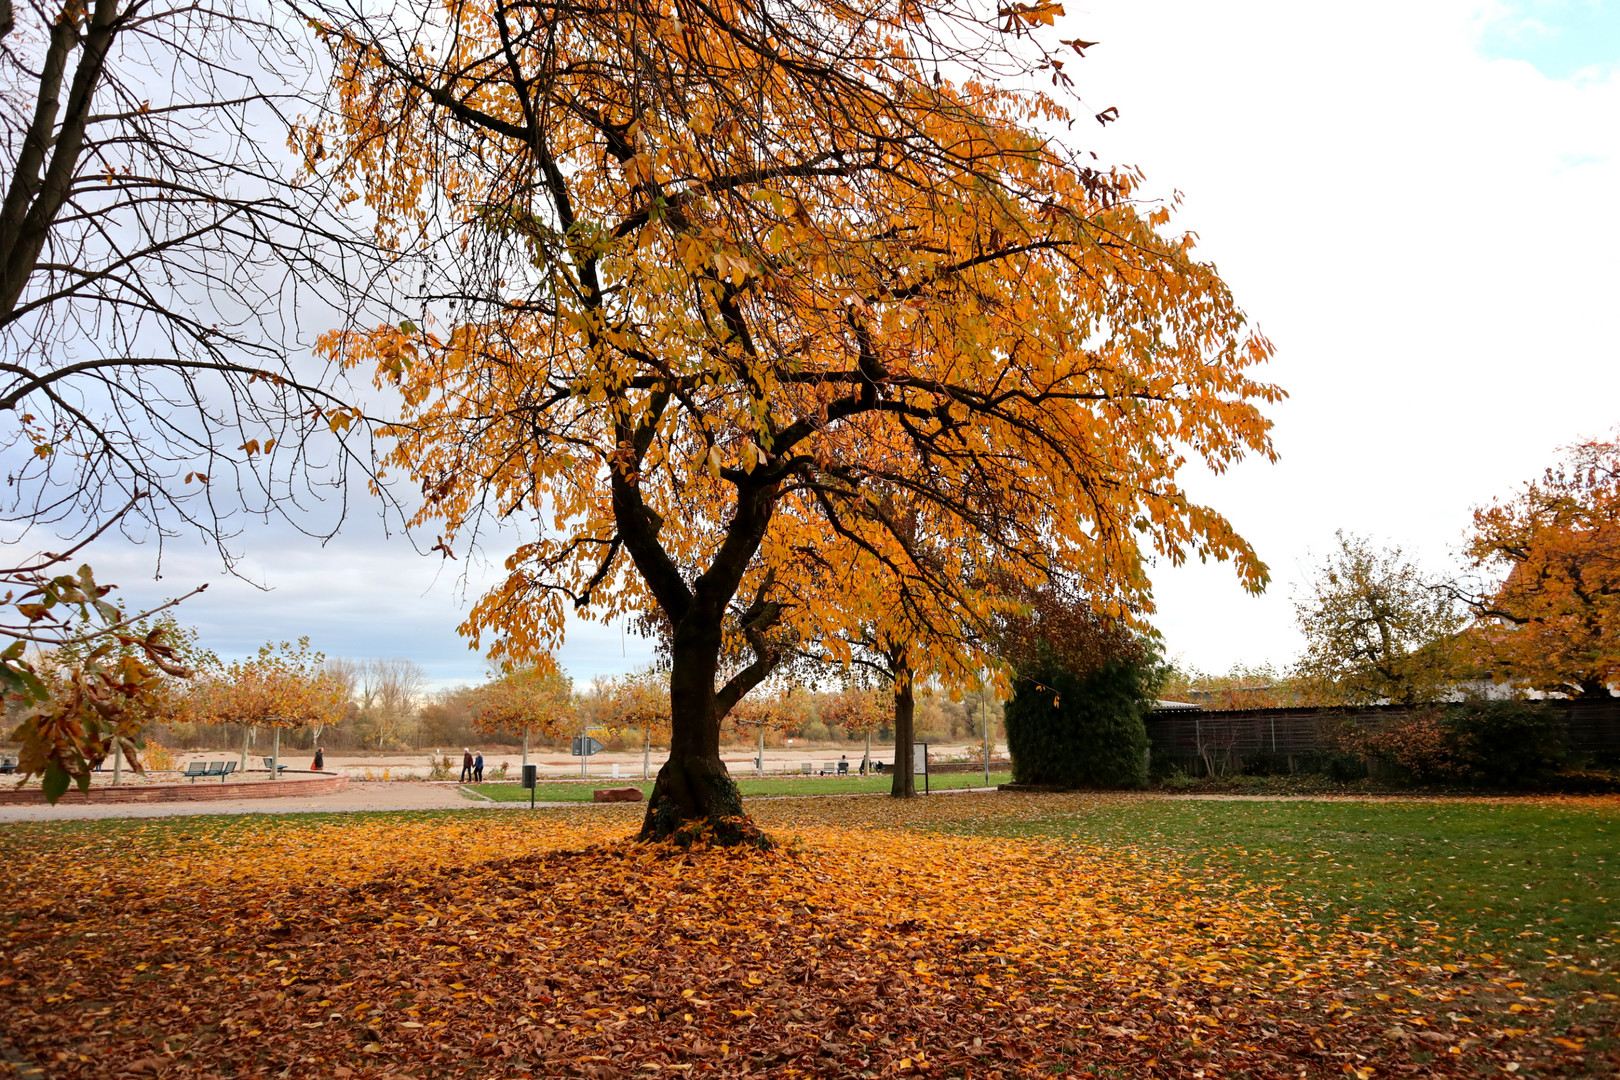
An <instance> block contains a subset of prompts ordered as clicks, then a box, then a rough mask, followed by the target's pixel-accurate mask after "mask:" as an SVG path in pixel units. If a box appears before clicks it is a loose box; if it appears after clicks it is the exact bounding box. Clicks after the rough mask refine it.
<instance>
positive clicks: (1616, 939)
mask: <svg viewBox="0 0 1620 1080" xmlns="http://www.w3.org/2000/svg"><path fill="white" fill-rule="evenodd" d="M954 827H955V828H958V829H962V830H966V831H972V832H975V833H983V834H992V835H1029V834H1044V835H1048V836H1063V837H1072V838H1073V839H1075V840H1077V841H1080V842H1083V843H1092V844H1100V845H1106V846H1115V847H1120V846H1130V847H1143V848H1159V849H1165V848H1168V849H1170V850H1172V851H1175V852H1177V853H1178V854H1180V855H1182V856H1184V857H1186V858H1188V859H1189V860H1190V861H1192V862H1193V863H1194V864H1196V865H1202V866H1207V867H1209V868H1210V869H1212V870H1217V871H1219V870H1229V871H1235V872H1238V873H1241V874H1243V875H1245V876H1248V877H1251V878H1254V879H1256V880H1258V881H1262V882H1266V883H1269V884H1274V885H1278V886H1280V887H1282V888H1283V889H1284V890H1286V892H1288V893H1289V894H1292V895H1294V896H1297V897H1298V898H1300V900H1301V902H1303V903H1309V904H1310V905H1311V906H1312V907H1313V908H1315V909H1316V910H1317V911H1318V913H1319V917H1320V918H1321V920H1322V921H1323V922H1324V923H1326V922H1327V921H1328V920H1330V919H1336V918H1339V917H1342V916H1349V917H1350V918H1351V919H1352V920H1354V921H1357V922H1365V923H1368V924H1379V925H1382V926H1385V927H1389V928H1394V929H1400V930H1403V931H1404V934H1403V936H1404V937H1406V939H1407V940H1409V941H1410V942H1412V943H1414V944H1419V945H1421V946H1425V947H1437V948H1440V949H1442V950H1451V949H1455V948H1463V949H1465V950H1466V951H1469V952H1480V951H1495V952H1498V953H1517V954H1521V955H1523V956H1526V957H1528V958H1532V959H1538V960H1545V958H1547V957H1558V956H1577V957H1578V956H1587V957H1592V958H1598V959H1602V960H1606V961H1607V962H1606V963H1604V964H1603V966H1604V967H1608V968H1610V969H1612V967H1613V964H1614V962H1615V961H1616V960H1620V805H1616V806H1612V807H1605V808H1594V807H1592V806H1585V805H1579V804H1568V805H1559V804H1555V803H1550V802H1544V801H1539V800H1524V801H1503V802H1500V803H1465V802H1445V801H1436V802H1417V801H1405V800H1397V801H1391V802H1224V801H1223V802H1217V801H1202V800H1199V801H1193V800H1141V801H1135V800H1132V801H1120V802H1104V803H1101V804H1099V805H1096V806H1092V807H1088V808H1087V809H1085V810H1083V811H1081V812H1079V813H1068V814H1054V815H1052V816H1036V817H1033V818H1030V819H1027V820H1021V821H1007V820H1005V819H1000V820H998V819H996V818H985V819H983V820H980V821H972V822H962V823H959V824H957V825H956V826H954ZM1555 966H1556V965H1555ZM1574 966H1579V965H1574Z"/></svg>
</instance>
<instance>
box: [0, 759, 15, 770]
mask: <svg viewBox="0 0 1620 1080" xmlns="http://www.w3.org/2000/svg"><path fill="white" fill-rule="evenodd" d="M16 771H17V759H16V758H14V757H5V758H0V773H14V772H16Z"/></svg>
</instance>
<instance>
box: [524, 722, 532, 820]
mask: <svg viewBox="0 0 1620 1080" xmlns="http://www.w3.org/2000/svg"><path fill="white" fill-rule="evenodd" d="M528 763H529V729H528V726H527V725H525V726H524V728H523V764H525V765H527V764H528ZM530 809H531V810H532V809H533V807H530Z"/></svg>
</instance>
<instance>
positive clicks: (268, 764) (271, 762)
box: [264, 757, 287, 772]
mask: <svg viewBox="0 0 1620 1080" xmlns="http://www.w3.org/2000/svg"><path fill="white" fill-rule="evenodd" d="M275 764H276V759H275V758H273V757H267V758H265V759H264V767H265V768H267V769H269V768H275ZM276 771H277V772H286V771H287V766H285V765H282V766H281V767H280V768H276Z"/></svg>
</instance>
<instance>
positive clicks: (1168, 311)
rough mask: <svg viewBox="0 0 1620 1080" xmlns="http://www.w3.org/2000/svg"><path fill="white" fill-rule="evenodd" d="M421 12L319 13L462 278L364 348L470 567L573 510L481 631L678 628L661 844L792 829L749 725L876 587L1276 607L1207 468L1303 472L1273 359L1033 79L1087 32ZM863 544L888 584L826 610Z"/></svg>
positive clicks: (755, 18) (353, 98) (337, 340)
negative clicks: (835, 549)
mask: <svg viewBox="0 0 1620 1080" xmlns="http://www.w3.org/2000/svg"><path fill="white" fill-rule="evenodd" d="M1036 7H1039V6H1038V5H1037V6H1036ZM405 10H406V9H401V8H394V9H390V12H391V14H389V15H386V16H383V15H369V14H356V13H355V11H354V9H352V8H348V7H344V6H339V5H337V4H335V3H334V4H330V5H318V12H317V15H316V22H317V25H318V29H319V32H320V33H321V34H322V35H323V37H324V40H325V41H326V42H327V43H328V45H329V47H330V48H331V50H332V52H333V54H334V57H335V60H336V71H335V77H334V80H333V87H334V90H333V99H332V102H331V106H332V108H331V112H330V114H329V115H328V116H327V117H326V118H325V119H323V120H321V121H319V122H317V123H312V124H311V125H310V126H309V127H308V128H307V129H306V130H305V132H304V134H303V137H302V140H301V143H300V145H301V147H302V149H303V151H304V152H305V154H306V160H307V161H308V163H309V167H310V168H311V170H313V171H317V172H333V173H335V175H336V176H337V178H338V179H339V180H341V181H345V182H348V183H350V184H352V185H353V188H354V190H355V191H356V193H357V194H358V195H359V196H360V197H362V198H363V199H364V202H365V205H366V206H367V207H368V208H369V210H370V211H371V212H372V213H374V214H375V215H376V221H377V228H378V233H379V236H380V237H381V238H382V240H383V242H385V243H387V244H390V245H392V246H393V247H395V248H396V249H397V250H398V252H399V257H400V261H399V267H400V272H399V277H398V280H401V281H406V280H413V279H415V277H416V276H420V278H421V280H424V281H426V282H427V283H428V284H427V286H426V287H425V290H424V292H423V294H422V296H421V297H420V307H421V310H422V315H421V317H420V318H418V319H416V320H413V321H411V322H407V323H403V324H401V325H398V326H383V327H378V328H376V329H374V330H371V331H369V332H363V331H353V332H344V333H335V334H333V335H332V336H330V337H329V338H328V339H326V341H325V349H326V350H327V352H328V353H329V354H330V355H333V356H337V357H340V358H341V359H342V360H343V361H344V362H345V363H348V364H351V365H353V364H362V365H367V366H370V367H371V368H372V369H373V371H374V374H375V378H376V379H377V381H378V383H379V385H381V386H385V387H391V388H393V389H395V390H397V392H398V395H399V399H400V401H401V402H402V416H401V422H400V423H399V424H398V426H397V427H396V428H395V429H394V431H393V434H394V435H395V436H396V437H397V440H398V441H397V443H396V449H395V451H394V452H393V455H392V458H391V460H390V462H389V464H390V466H391V467H394V468H398V469H402V470H405V471H408V472H409V473H410V474H411V475H412V476H414V477H415V478H416V479H417V480H418V482H419V483H420V484H421V486H422V491H423V494H424V501H423V505H422V508H421V510H420V512H419V514H418V515H417V518H416V522H417V524H418V525H421V526H427V525H430V524H431V525H432V526H433V527H435V528H440V529H442V530H443V540H442V543H443V544H444V545H445V547H446V548H447V549H449V548H451V547H453V546H454V545H455V544H458V543H473V542H476V537H477V535H478V533H479V529H480V527H481V526H482V525H483V524H485V523H488V522H492V521H495V520H501V521H503V522H506V523H509V524H510V523H521V522H523V521H534V522H535V527H534V530H533V532H532V534H531V536H530V537H529V538H528V539H527V541H526V542H523V543H520V544H518V545H517V547H516V549H515V550H514V551H513V552H512V554H511V555H510V557H509V558H508V559H507V570H508V575H507V577H506V578H505V580H504V581H502V582H501V583H500V584H498V585H497V586H496V587H495V588H493V589H492V590H491V591H490V592H489V593H488V594H487V595H485V596H484V597H483V598H482V599H481V600H480V601H479V602H478V603H477V604H476V605H475V607H474V609H473V611H472V613H471V615H470V616H469V618H468V619H467V621H466V622H465V623H464V624H463V627H462V630H463V632H464V633H466V634H468V635H469V636H471V637H472V638H473V639H474V642H475V643H478V644H482V643H483V642H484V641H485V640H486V639H493V640H492V641H491V642H490V648H491V651H492V653H493V654H494V655H495V656H496V657H498V658H501V659H511V660H516V661H519V662H521V661H523V660H524V659H526V658H530V657H534V656H537V655H541V654H543V653H545V652H546V651H548V650H550V649H552V648H554V647H555V646H556V644H557V641H558V640H559V639H560V637H561V636H562V634H563V630H564V625H565V615H566V613H567V612H568V611H569V610H570V609H572V610H573V611H575V612H578V613H582V614H584V615H586V616H588V617H595V618H599V619H616V618H620V617H624V616H626V615H635V614H638V613H642V612H646V611H649V610H653V609H656V610H657V611H658V612H659V614H660V616H661V617H662V618H663V619H664V620H666V621H667V623H668V626H669V662H670V698H671V712H672V718H671V746H670V756H669V760H668V761H667V762H666V764H665V765H664V767H663V768H662V770H661V771H660V773H659V778H658V782H657V784H656V785H655V787H654V790H653V793H652V796H651V798H650V799H649V803H648V808H647V815H646V818H645V821H644V824H643V835H645V836H648V837H657V836H667V835H670V834H671V833H673V832H674V831H676V830H678V829H681V828H682V827H683V826H685V825H687V824H693V823H695V824H702V823H703V822H705V821H707V822H709V823H718V824H722V826H723V827H722V829H721V830H720V831H721V833H722V834H723V835H724V836H725V837H726V838H733V839H742V838H745V837H746V838H754V837H756V836H757V834H756V833H755V832H754V831H753V830H751V829H749V828H748V827H747V826H746V824H745V823H744V819H743V818H742V811H741V803H740V800H739V798H738V794H737V790H736V786H735V784H734V783H732V781H731V780H730V778H729V777H728V775H727V773H726V770H725V766H724V765H723V764H722V762H721V760H720V754H719V747H720V729H721V721H722V719H723V718H724V717H725V716H726V714H727V713H729V712H730V711H731V710H732V709H733V708H734V707H735V706H736V705H737V703H738V702H739V701H741V700H742V699H743V698H744V696H745V695H746V694H748V692H749V691H750V690H752V689H753V688H755V687H756V686H758V685H760V684H761V683H762V682H763V681H764V680H766V679H767V678H769V677H770V676H771V674H772V672H773V671H774V670H776V668H777V667H778V666H779V665H780V664H781V663H782V662H783V661H784V659H785V658H787V657H789V656H790V655H791V654H792V650H793V648H794V647H795V643H798V642H808V641H812V640H817V641H819V640H826V639H828V638H829V637H831V636H833V635H834V634H835V633H836V632H838V631H840V630H844V629H848V628H850V627H852V626H859V625H862V624H863V623H864V622H865V621H866V620H867V618H868V615H869V611H868V609H867V607H866V606H865V602H864V599H863V598H864V597H865V596H867V595H869V594H870V592H871V590H872V588H873V587H874V583H872V582H870V581H867V580H858V579H860V578H862V577H863V576H864V575H869V574H878V575H881V576H882V578H883V580H882V582H881V584H882V585H883V587H884V588H886V589H888V590H889V593H890V595H894V594H896V592H897V591H898V590H900V589H903V588H909V589H912V590H914V591H915V592H916V593H918V594H919V595H921V594H924V593H931V592H932V593H939V594H940V595H941V596H944V597H946V598H947V599H946V600H942V601H940V603H942V604H949V605H962V604H979V605H981V606H990V605H993V604H994V602H995V600H994V596H993V594H992V593H990V592H987V591H984V590H977V591H972V590H969V591H963V590H957V591H955V592H953V591H952V590H950V589H949V588H947V586H948V584H949V583H950V582H952V581H965V580H973V579H974V578H975V577H981V576H982V575H980V573H979V571H978V569H976V568H974V567H969V566H965V565H964V560H967V559H979V558H981V557H982V555H983V554H984V553H986V552H988V553H993V555H994V557H995V561H996V562H997V564H999V565H1000V566H1001V567H1002V568H1003V572H1004V573H1005V574H1006V575H1007V576H1008V577H1010V578H1012V579H1015V580H1021V581H1023V582H1025V583H1027V584H1029V585H1031V586H1033V585H1037V584H1039V583H1041V582H1042V581H1044V580H1046V579H1048V578H1054V577H1057V578H1062V579H1065V580H1067V581H1072V582H1075V583H1078V584H1079V585H1080V586H1083V587H1084V590H1085V591H1086V592H1088V593H1097V594H1099V595H1106V596H1108V597H1110V598H1114V597H1122V598H1125V599H1127V600H1136V601H1142V602H1145V600H1146V598H1147V595H1148V584H1149V583H1148V579H1147V574H1146V571H1145V565H1146V563H1145V559H1144V551H1149V552H1154V551H1156V552H1157V553H1158V554H1160V555H1161V556H1163V557H1166V558H1168V559H1170V560H1171V561H1177V560H1180V559H1182V558H1185V557H1186V556H1188V555H1189V554H1192V555H1197V556H1198V557H1200V558H1215V559H1229V558H1230V559H1234V560H1235V561H1236V564H1237V566H1238V569H1239V574H1240V576H1241V577H1242V579H1243V581H1244V582H1245V583H1247V584H1248V585H1250V586H1251V587H1255V588H1258V587H1260V586H1261V585H1262V584H1263V583H1264V580H1265V576H1266V571H1265V567H1264V565H1263V564H1262V563H1261V562H1260V561H1259V560H1258V559H1257V558H1256V556H1255V555H1254V553H1253V551H1252V550H1251V549H1250V547H1249V546H1248V545H1247V544H1246V543H1245V542H1244V541H1243V540H1242V538H1241V537H1239V536H1238V535H1237V534H1236V532H1235V531H1234V530H1233V528H1232V527H1231V525H1230V524H1229V523H1228V522H1227V521H1226V520H1225V519H1224V518H1223V517H1221V516H1220V515H1219V514H1218V513H1216V512H1215V511H1213V510H1211V509H1209V508H1208V507H1205V506H1201V505H1198V504H1196V503H1194V502H1193V501H1192V500H1191V499H1190V498H1189V497H1188V495H1187V494H1186V493H1185V492H1184V491H1183V489H1182V488H1181V487H1180V486H1179V484H1178V482H1177V479H1176V478H1177V474H1178V471H1179V470H1180V468H1181V466H1182V465H1183V464H1184V463H1185V461H1186V460H1187V458H1188V457H1189V456H1191V457H1193V458H1195V459H1197V460H1199V461H1201V462H1202V463H1203V464H1205V465H1208V466H1209V467H1211V468H1213V469H1215V470H1217V471H1219V470H1222V469H1224V468H1225V467H1226V466H1227V465H1228V464H1230V463H1231V462H1233V461H1234V460H1236V459H1238V458H1240V457H1242V456H1244V455H1245V454H1247V453H1257V454H1259V455H1261V456H1265V457H1270V456H1271V454H1272V449H1271V445H1270V442H1269V436H1268V428H1269V422H1268V421H1267V420H1266V418H1265V417H1264V416H1263V414H1262V412H1261V407H1262V406H1263V405H1264V404H1265V403H1267V402H1272V401H1275V400H1277V399H1278V398H1279V397H1280V396H1281V394H1280V391H1278V390H1277V389H1276V388H1274V387H1272V386H1270V385H1268V384H1265V383H1262V382H1259V381H1256V379H1255V378H1254V376H1253V373H1252V369H1253V366H1254V365H1256V364H1258V363H1260V362H1261V361H1263V360H1265V359H1266V358H1267V356H1268V355H1269V354H1270V351H1271V347H1270V345H1269V344H1268V343H1267V342H1266V340H1265V339H1264V338H1263V337H1261V336H1259V335H1258V334H1257V333H1255V332H1253V331H1252V330H1251V329H1250V328H1249V327H1248V326H1247V324H1246V321H1245V319H1244V317H1243V315H1242V313H1241V312H1240V310H1239V309H1238V307H1237V306H1236V304H1235V303H1234V301H1233V299H1232V297H1231V295H1230V293H1229V291H1228V289H1227V288H1226V286H1225V284H1224V283H1223V282H1222V281H1221V279H1220V277H1219V276H1218V275H1217V274H1216V272H1215V270H1214V268H1213V267H1212V266H1210V265H1208V264H1206V263H1201V262H1199V261H1198V260H1197V259H1196V258H1194V256H1193V252H1192V240H1191V238H1190V237H1188V236H1185V235H1177V234H1175V233H1172V232H1169V231H1167V229H1166V224H1167V222H1168V221H1169V217H1170V214H1169V211H1168V209H1166V208H1164V207H1162V206H1153V207H1150V206H1146V205H1144V204H1142V203H1140V202H1139V201H1138V190H1137V189H1138V177H1137V175H1136V174H1135V173H1134V172H1130V171H1098V170H1097V169H1096V168H1094V167H1093V166H1092V165H1091V164H1090V163H1089V161H1090V159H1089V158H1088V157H1087V156H1086V155H1085V154H1084V153H1083V152H1082V151H1080V150H1078V149H1070V148H1066V147H1065V146H1063V145H1062V144H1060V143H1059V142H1057V141H1054V140H1053V139H1052V138H1050V137H1049V136H1048V135H1046V134H1045V133H1044V131H1045V130H1047V129H1050V128H1053V127H1061V126H1062V124H1063V122H1064V121H1066V120H1067V119H1068V118H1069V113H1068V111H1067V108H1066V107H1065V106H1064V105H1062V104H1061V103H1060V102H1058V101H1057V100H1055V99H1053V98H1051V97H1049V96H1046V95H1044V94H1042V93H1039V92H1036V91H1032V90H1025V89H1012V88H1011V87H1013V86H1016V85H1021V86H1028V85H1029V83H1028V81H1027V80H1021V79H1019V78H1017V76H1019V75H1021V74H1022V73H1024V72H1026V71H1027V70H1028V67H1029V65H1030V64H1036V65H1040V64H1049V61H1050V58H1049V57H1046V56H1045V54H1044V53H1043V52H1042V50H1041V49H1040V48H1039V47H1033V46H1032V45H1031V41H1032V39H1030V38H1029V37H1028V36H1027V35H1026V33H1025V31H1030V32H1034V31H1035V30H1037V29H1038V27H1037V26H1036V24H1039V23H1041V22H1048V21H1050V19H1051V16H1052V14H1053V12H1055V10H1056V9H1055V7H1048V8H1042V9H1041V10H1039V11H1037V10H1036V8H1035V7H1031V8H1030V9H1029V10H1028V11H1027V12H1026V13H1025V15H1019V14H1014V15H1012V16H1011V17H1010V21H1004V20H1002V19H1001V18H999V17H997V18H987V19H983V20H981V19H980V18H979V17H978V16H977V15H976V14H975V12H976V11H977V10H978V9H970V8H968V7H966V6H964V5H961V4H958V3H956V2H955V0H879V2H878V3H876V4H872V5H863V6H861V7H859V8H851V7H848V6H846V5H843V4H840V3H836V2H833V0H778V2H775V3H772V4H769V5H765V4H755V3H748V2H740V3H726V4H721V5H710V4H701V3H697V2H695V0H669V2H667V3H656V4H655V3H650V2H647V0H627V2H625V3H623V4H617V5H612V6H608V7H602V6H592V5H579V4H576V3H573V2H572V0H566V2H558V0H540V2H524V3H517V2H515V0H466V2H462V0H449V2H448V3H446V4H445V5H444V6H443V7H442V8H440V7H435V8H434V9H433V11H432V12H431V13H430V14H425V15H422V16H421V18H420V20H419V21H416V22H403V21H401V20H404V19H406V18H407V15H406V14H405ZM1020 10H1021V11H1022V10H1023V9H1020ZM1026 16H1027V17H1026ZM1025 57H1033V59H1030V60H1027V61H1026V60H1025V59H1024V58H1025ZM412 259H415V260H420V267H421V273H420V275H417V274H416V271H415V270H412V269H410V266H411V265H412V264H411V263H410V261H409V260H412ZM892 493H899V494H903V495H904V497H905V500H906V502H907V504H908V505H909V506H913V507H926V509H927V513H928V514H929V515H930V519H931V526H930V527H931V529H933V534H932V535H931V537H930V543H929V545H928V547H927V550H928V552H929V553H930V554H929V555H928V556H927V557H926V558H925V557H923V554H922V553H921V552H920V551H919V550H918V549H917V548H915V547H914V546H913V545H912V544H911V542H910V541H909V539H908V538H907V536H906V534H905V529H904V523H903V521H902V520H900V516H898V515H895V514H890V513H885V512H882V511H881V510H880V511H878V512H872V510H871V508H872V507H874V506H876V505H879V504H881V503H882V502H883V500H884V498H885V497H886V496H888V495H890V494H892ZM844 541H848V542H850V543H855V544H858V545H859V546H860V547H862V548H863V549H865V550H867V551H869V552H870V553H871V555H872V559H871V561H870V567H871V569H870V570H868V569H865V568H863V569H861V570H860V571H859V572H857V569H856V568H855V567H853V566H851V565H849V564H848V563H847V562H845V563H842V564H840V562H838V561H836V560H829V562H830V568H827V569H823V570H821V571H820V572H819V574H818V579H817V581H818V583H817V588H816V591H815V593H814V596H813V597H809V596H806V595H805V594H804V593H802V592H798V591H795V590H793V589H792V588H790V587H789V585H790V582H791V581H792V579H793V575H794V573H795V572H796V571H797V570H798V568H799V567H800V566H801V565H803V564H804V563H805V561H806V558H807V553H810V552H815V551H817V549H818V547H820V546H821V545H826V544H832V543H837V542H844ZM852 597H854V598H855V602H849V601H850V599H851V598H852ZM958 614H960V613H958ZM977 618H978V620H979V621H982V619H983V613H982V612H981V613H978V615H977ZM967 621H968V622H972V621H974V619H971V618H970V619H968V620H967ZM938 640H943V638H941V639H929V640H928V641H927V642H924V643H921V644H920V645H919V647H923V648H932V647H934V643H935V642H936V641H938ZM745 650H749V651H747V652H746V654H745V652H744V651H745ZM737 656H741V657H742V658H741V659H739V660H737V661H735V662H732V661H731V659H730V658H732V657H737Z"/></svg>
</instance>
